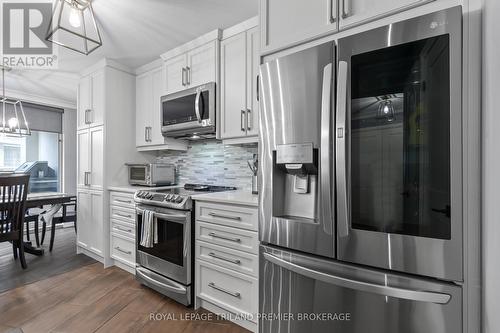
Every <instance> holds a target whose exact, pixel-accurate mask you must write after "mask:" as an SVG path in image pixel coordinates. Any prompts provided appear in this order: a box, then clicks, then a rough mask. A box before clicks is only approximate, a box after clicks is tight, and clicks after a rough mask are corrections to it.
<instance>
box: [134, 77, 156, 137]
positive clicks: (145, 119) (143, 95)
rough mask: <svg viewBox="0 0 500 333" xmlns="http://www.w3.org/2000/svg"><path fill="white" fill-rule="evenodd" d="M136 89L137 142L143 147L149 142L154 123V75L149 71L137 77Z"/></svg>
mask: <svg viewBox="0 0 500 333" xmlns="http://www.w3.org/2000/svg"><path fill="white" fill-rule="evenodd" d="M160 76H161V74H160ZM160 79H161V78H160ZM135 89H136V108H135V142H136V146H137V147H141V146H147V145H148V144H149V138H148V127H149V126H151V124H152V119H151V115H152V112H151V108H152V103H151V102H152V91H151V90H152V76H151V74H150V73H149V72H148V73H144V74H142V75H140V76H138V77H137V79H136V86H135Z"/></svg>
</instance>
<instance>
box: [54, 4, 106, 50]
mask: <svg viewBox="0 0 500 333" xmlns="http://www.w3.org/2000/svg"><path fill="white" fill-rule="evenodd" d="M46 39H47V40H48V41H50V42H52V43H54V44H57V45H60V46H63V47H66V48H68V49H70V50H73V51H76V52H79V53H82V54H85V55H88V54H89V53H91V52H92V51H94V50H95V49H97V48H98V47H99V46H101V45H102V39H101V34H100V32H99V28H98V27H97V23H96V20H95V17H94V11H93V9H92V4H91V2H90V0H55V4H54V9H53V13H52V20H51V22H50V25H49V30H48V31H47V37H46Z"/></svg>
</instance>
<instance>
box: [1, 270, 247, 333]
mask: <svg viewBox="0 0 500 333" xmlns="http://www.w3.org/2000/svg"><path fill="white" fill-rule="evenodd" d="M192 312H195V310H193V309H189V308H186V307H184V306H183V305H180V304H178V303H176V302H174V301H172V300H170V299H169V298H167V297H164V296H162V295H160V294H158V293H156V292H155V291H153V290H151V289H149V288H146V287H144V286H141V285H140V284H139V283H138V282H137V281H135V279H134V277H133V276H132V275H131V274H129V273H127V272H124V271H122V270H121V269H119V268H117V267H112V268H108V269H103V266H102V264H101V263H95V264H91V265H87V266H85V267H81V268H78V269H74V270H72V271H69V272H67V273H63V274H60V275H56V276H52V277H50V278H47V279H44V280H41V281H38V282H35V283H32V284H28V285H24V286H21V287H18V288H16V289H12V290H9V291H6V292H3V293H1V294H0V333H3V332H9V333H15V332H24V333H31V332H33V333H44V332H57V333H72V332H77V333H85V332H98V333H108V332H117V333H118V332H119V333H126V332H169V333H198V332H200V333H201V332H203V333H212V332H213V333H245V332H248V331H247V330H245V329H243V328H241V327H239V326H237V325H235V324H233V323H231V322H228V321H222V320H214V321H208V320H195V321H188V320H180V318H181V316H184V317H185V315H186V314H189V313H192ZM197 312H205V310H199V311H197ZM150 313H162V314H170V317H175V318H176V319H177V320H167V319H165V320H150Z"/></svg>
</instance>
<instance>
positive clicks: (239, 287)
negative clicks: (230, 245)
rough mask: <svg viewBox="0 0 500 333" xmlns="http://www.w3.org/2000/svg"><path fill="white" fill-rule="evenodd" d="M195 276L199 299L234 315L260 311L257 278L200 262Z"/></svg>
mask: <svg viewBox="0 0 500 333" xmlns="http://www.w3.org/2000/svg"><path fill="white" fill-rule="evenodd" d="M195 274H196V275H197V279H196V280H197V283H198V285H197V288H196V290H197V291H198V294H197V296H198V297H200V298H202V299H204V300H206V301H208V302H211V303H214V304H215V305H218V306H220V307H221V308H223V309H225V310H227V311H230V312H233V313H243V314H255V313H257V311H258V310H259V309H258V299H259V286H258V280H257V279H256V278H253V277H250V276H248V275H245V274H240V273H236V272H232V271H230V270H228V269H225V268H222V267H219V266H216V265H212V264H210V263H206V262H203V261H198V263H197V265H196V272H195ZM254 319H256V318H254Z"/></svg>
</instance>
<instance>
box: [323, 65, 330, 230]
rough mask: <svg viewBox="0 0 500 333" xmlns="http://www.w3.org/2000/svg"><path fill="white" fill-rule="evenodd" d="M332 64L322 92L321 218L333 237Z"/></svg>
mask: <svg viewBox="0 0 500 333" xmlns="http://www.w3.org/2000/svg"><path fill="white" fill-rule="evenodd" d="M332 67H333V66H332V64H331V63H329V64H328V65H326V66H325V67H324V69H323V87H322V92H321V148H320V154H321V157H320V158H321V165H320V175H321V189H320V191H321V192H320V195H321V198H320V199H321V206H322V207H323V209H322V214H323V216H322V217H321V220H322V223H323V229H324V231H325V232H326V233H327V234H329V235H333V214H332V193H331V188H332V182H331V177H330V175H331V170H332V167H331V163H330V156H331V151H332V149H331V142H332V141H331V139H330V132H331V126H330V123H331V117H330V115H331V101H332V91H331V90H332V71H333V69H332Z"/></svg>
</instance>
